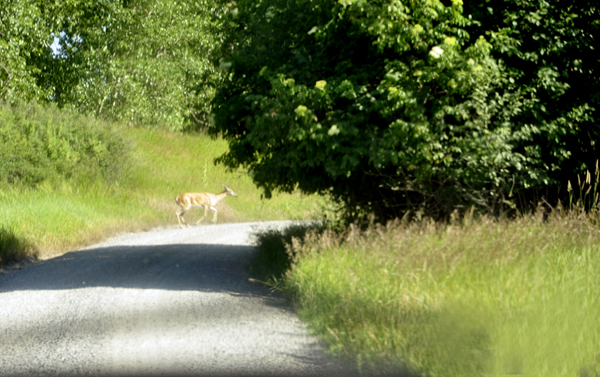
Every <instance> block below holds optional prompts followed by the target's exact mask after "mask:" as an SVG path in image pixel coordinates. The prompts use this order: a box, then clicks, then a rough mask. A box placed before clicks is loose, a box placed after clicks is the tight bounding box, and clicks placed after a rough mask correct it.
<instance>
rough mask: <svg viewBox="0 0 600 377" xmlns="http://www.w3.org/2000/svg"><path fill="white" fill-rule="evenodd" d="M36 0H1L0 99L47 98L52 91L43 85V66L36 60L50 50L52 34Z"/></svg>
mask: <svg viewBox="0 0 600 377" xmlns="http://www.w3.org/2000/svg"><path fill="white" fill-rule="evenodd" d="M40 17H41V13H40V10H39V8H38V7H37V4H36V2H35V1H29V0H20V1H16V0H2V1H0V99H3V100H18V99H23V100H32V99H38V100H45V99H48V98H49V97H50V92H49V91H45V90H43V89H42V88H40V87H39V86H38V85H37V83H36V77H37V75H38V74H39V72H40V69H39V67H38V66H37V65H35V64H34V63H33V62H34V61H35V60H36V59H37V58H38V57H39V56H43V55H45V54H49V53H50V45H51V43H52V36H51V33H50V30H49V28H48V26H47V24H45V23H43V22H39V20H40Z"/></svg>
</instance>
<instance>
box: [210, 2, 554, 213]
mask: <svg viewBox="0 0 600 377" xmlns="http://www.w3.org/2000/svg"><path fill="white" fill-rule="evenodd" d="M236 7H237V8H236V9H235V11H232V12H230V15H231V17H230V18H229V24H228V34H227V35H228V39H227V40H226V44H225V45H224V49H223V55H222V58H221V66H222V67H223V68H224V69H228V78H227V80H226V82H225V83H224V85H223V87H222V88H220V89H219V91H218V93H217V96H216V97H215V102H214V103H215V105H214V120H215V126H214V127H213V128H211V130H210V132H212V134H214V135H216V134H222V135H223V136H224V137H225V138H226V139H227V140H228V142H229V146H230V150H229V151H228V152H227V153H225V154H224V155H223V156H221V157H220V158H219V161H220V162H222V163H224V164H225V165H226V166H228V167H230V168H232V169H234V168H238V167H244V168H247V169H248V170H249V173H250V174H251V175H252V176H253V179H254V181H255V183H256V184H257V185H258V186H259V187H262V188H263V189H264V191H265V194H266V196H267V197H268V196H270V195H271V192H272V191H273V190H283V191H291V190H293V189H295V188H299V189H300V190H301V191H303V192H306V193H315V192H316V193H328V194H330V195H332V197H333V198H334V199H335V200H337V201H338V202H339V203H340V204H342V206H343V209H344V211H345V215H346V216H348V217H349V218H354V217H356V216H361V215H365V214H368V213H374V214H375V215H376V217H377V218H378V219H381V220H383V219H387V218H390V217H395V216H401V215H403V214H404V213H406V211H409V210H412V211H416V212H418V213H421V214H427V215H431V216H435V217H444V216H448V215H449V214H450V213H451V212H452V211H453V210H454V209H456V208H459V207H461V206H462V207H466V206H470V205H474V204H475V205H479V206H480V207H482V208H485V209H486V210H489V211H492V212H496V213H497V212H498V211H501V210H502V207H503V206H506V205H513V203H512V202H511V200H510V199H511V197H512V196H514V195H516V194H517V193H518V191H519V190H521V189H525V188H527V187H534V186H535V187H539V186H540V185H543V184H544V179H546V176H545V174H544V165H543V161H541V160H540V158H539V156H535V155H533V156H531V155H528V154H527V153H524V152H523V151H521V150H519V149H518V143H519V140H520V133H521V132H522V130H521V129H516V128H514V127H513V125H512V124H511V123H510V119H513V118H514V117H515V116H517V114H518V112H519V109H518V108H513V107H511V106H509V104H511V103H514V101H515V96H516V94H515V93H513V92H510V91H507V92H498V89H499V88H502V87H503V86H504V85H505V84H506V80H508V78H507V77H506V75H505V74H504V73H503V67H502V66H499V65H498V64H497V63H496V61H495V60H494V59H492V58H491V56H490V49H491V45H490V44H489V43H488V41H487V40H486V38H485V36H484V35H482V34H480V35H475V36H471V35H469V34H468V33H467V32H466V27H468V26H469V25H470V21H469V19H468V18H465V17H463V15H462V1H461V0H455V1H453V2H452V3H451V4H447V5H445V4H443V3H442V2H440V1H437V0H415V1H411V2H400V1H392V2H389V1H388V2H382V1H369V2H367V1H361V0H357V1H351V0H349V1H339V2H337V1H331V0H312V1H293V0H292V1H287V0H286V1H282V0H261V1H246V0H242V1H239V2H238V3H237V5H236Z"/></svg>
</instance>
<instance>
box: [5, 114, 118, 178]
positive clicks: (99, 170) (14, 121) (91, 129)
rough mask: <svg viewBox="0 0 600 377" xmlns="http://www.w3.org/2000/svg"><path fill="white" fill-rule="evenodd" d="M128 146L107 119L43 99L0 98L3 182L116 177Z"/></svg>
mask: <svg viewBox="0 0 600 377" xmlns="http://www.w3.org/2000/svg"><path fill="white" fill-rule="evenodd" d="M128 155H129V148H128V145H127V143H126V142H125V140H124V139H123V138H122V137H121V136H119V135H118V134H117V133H116V131H115V130H114V129H113V128H112V127H111V126H110V125H109V124H108V123H104V122H101V121H98V120H95V119H92V118H88V117H83V116H81V115H77V114H72V113H69V112H67V111H65V110H58V109H57V108H56V107H55V106H52V105H49V106H41V105H38V104H32V103H29V104H26V103H15V104H12V105H10V104H6V103H2V104H0V182H4V183H12V184H22V185H26V186H35V185H36V184H39V183H41V182H43V181H59V180H77V179H99V178H102V179H105V180H107V181H112V180H114V179H116V178H117V177H118V176H119V175H120V174H121V173H122V172H123V171H124V169H126V167H127V166H128V158H129V157H128Z"/></svg>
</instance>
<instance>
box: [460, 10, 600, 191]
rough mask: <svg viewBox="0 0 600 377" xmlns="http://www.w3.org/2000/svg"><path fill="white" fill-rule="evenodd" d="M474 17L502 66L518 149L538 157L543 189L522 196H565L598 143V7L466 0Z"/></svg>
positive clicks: (590, 163)
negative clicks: (517, 136)
mask: <svg viewBox="0 0 600 377" xmlns="http://www.w3.org/2000/svg"><path fill="white" fill-rule="evenodd" d="M465 12H466V13H468V14H469V16H470V17H472V19H474V20H476V21H477V22H474V23H472V24H470V25H469V27H468V28H467V30H469V32H470V33H471V35H479V34H484V35H485V36H486V38H488V40H489V41H490V43H491V44H492V45H493V47H494V48H493V50H492V54H493V56H494V57H495V58H496V59H497V60H498V61H499V63H500V64H501V65H502V66H504V67H505V68H506V69H505V76H506V79H505V84H504V85H503V86H502V88H501V90H502V91H503V92H504V93H511V94H512V98H513V101H512V102H511V104H510V106H511V107H513V108H515V109H518V110H519V111H518V112H516V114H515V116H513V117H511V118H510V122H511V123H512V124H513V125H514V126H513V128H515V129H518V130H520V135H519V141H518V149H519V150H520V151H521V153H523V154H527V155H529V156H534V157H535V158H536V159H538V160H540V161H542V162H543V165H542V167H543V171H542V172H535V173H536V174H542V176H543V177H544V181H545V183H546V187H545V188H547V190H545V192H543V193H542V194H540V193H539V192H536V191H537V190H539V189H540V188H544V187H540V186H534V187H532V190H529V191H528V192H526V193H524V196H523V198H522V199H525V200H531V199H533V198H535V197H536V196H537V197H538V198H539V196H540V195H544V196H546V197H547V200H548V201H550V202H555V201H556V200H557V199H562V200H565V197H566V196H567V195H568V192H567V190H566V188H567V186H568V180H571V181H573V179H574V174H581V173H584V172H586V171H591V172H593V171H594V170H595V168H596V167H595V165H596V163H597V160H598V158H599V157H600V150H599V149H598V145H597V142H598V141H599V140H600V126H599V124H600V94H599V93H600V91H599V88H600V51H599V50H598V48H599V47H600V46H599V45H598V41H599V40H600V13H599V12H600V8H599V7H598V3H597V2H596V1H591V0H583V1H580V0H577V1H574V0H546V1H533V0H487V1H485V2H481V1H470V0H469V1H466V4H465Z"/></svg>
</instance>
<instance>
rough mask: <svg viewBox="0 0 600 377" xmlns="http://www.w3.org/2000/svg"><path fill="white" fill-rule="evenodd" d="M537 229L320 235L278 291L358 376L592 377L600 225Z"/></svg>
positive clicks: (586, 220) (465, 222)
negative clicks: (518, 376)
mask: <svg viewBox="0 0 600 377" xmlns="http://www.w3.org/2000/svg"><path fill="white" fill-rule="evenodd" d="M542 218H543V216H542V215H540V216H529V217H522V218H519V219H516V220H514V221H493V220H490V219H486V218H483V219H480V220H477V221H474V220H472V219H470V218H469V217H468V216H467V217H466V218H464V219H462V220H461V221H458V220H455V221H454V222H453V223H452V224H446V225H441V224H436V223H433V222H428V221H423V222H421V223H413V224H401V223H398V222H396V223H390V224H389V225H388V226H386V227H383V226H371V227H370V228H369V229H367V230H366V231H359V230H358V229H356V228H351V229H349V230H347V231H346V232H343V233H341V234H340V233H334V232H331V231H325V232H322V230H320V231H318V232H316V233H313V234H312V235H311V234H310V233H309V235H308V236H306V237H304V238H301V236H300V237H298V238H294V239H293V240H292V241H291V242H290V243H288V245H287V249H288V251H287V253H288V254H289V255H290V256H293V259H295V260H296V262H295V263H292V265H291V269H290V270H289V271H288V273H287V275H286V276H285V278H284V279H283V280H281V281H280V282H279V286H280V287H281V288H282V289H284V290H285V291H286V292H288V293H289V294H290V295H291V296H292V297H293V298H294V300H295V302H296V303H297V306H298V310H299V313H300V315H301V317H302V318H303V319H304V320H306V321H307V322H308V323H309V325H310V326H311V328H312V329H313V331H315V332H316V333H318V334H320V335H321V336H322V337H324V338H325V339H326V340H327V341H328V343H329V344H330V345H331V348H332V350H333V351H334V352H335V353H336V354H338V355H339V356H340V357H344V358H348V359H349V360H351V361H352V362H354V363H355V364H356V365H357V366H358V367H359V368H360V369H361V370H363V371H365V372H367V373H374V372H394V371H398V369H403V370H406V369H408V370H410V371H412V372H413V373H415V374H419V375H428V376H482V375H494V376H496V375H498V376H500V375H508V374H523V375H527V376H573V375H580V376H598V375H599V374H600V359H599V357H600V321H598V318H600V295H599V291H598V289H599V287H600V228H599V225H600V217H599V216H598V213H595V214H594V215H584V214H581V213H577V214H575V213H573V212H571V213H562V214H561V215H557V214H556V213H554V214H552V215H551V216H550V217H549V218H548V219H546V220H545V221H544V220H543V219H542ZM296 232H297V230H296Z"/></svg>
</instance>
